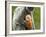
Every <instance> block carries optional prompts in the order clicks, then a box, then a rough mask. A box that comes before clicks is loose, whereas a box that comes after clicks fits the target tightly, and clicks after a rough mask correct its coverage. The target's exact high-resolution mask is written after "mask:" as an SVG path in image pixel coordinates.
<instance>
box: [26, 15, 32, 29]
mask: <svg viewBox="0 0 46 37" xmlns="http://www.w3.org/2000/svg"><path fill="white" fill-rule="evenodd" d="M25 23H26V28H27V30H30V29H32V17H31V16H30V15H26V18H25Z"/></svg>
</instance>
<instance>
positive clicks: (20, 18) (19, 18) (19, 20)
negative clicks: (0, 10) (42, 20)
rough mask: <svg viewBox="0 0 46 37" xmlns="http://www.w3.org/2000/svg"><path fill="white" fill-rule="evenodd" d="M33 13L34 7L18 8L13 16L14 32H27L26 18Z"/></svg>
mask: <svg viewBox="0 0 46 37" xmlns="http://www.w3.org/2000/svg"><path fill="white" fill-rule="evenodd" d="M32 11H33V7H17V8H16V9H15V11H14V15H13V24H12V26H13V30H25V22H24V20H25V17H26V15H28V14H29V15H31V12H32Z"/></svg>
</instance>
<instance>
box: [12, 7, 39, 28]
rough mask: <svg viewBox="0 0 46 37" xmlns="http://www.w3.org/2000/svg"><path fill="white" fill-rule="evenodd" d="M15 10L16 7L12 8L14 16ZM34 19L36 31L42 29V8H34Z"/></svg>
mask: <svg viewBox="0 0 46 37" xmlns="http://www.w3.org/2000/svg"><path fill="white" fill-rule="evenodd" d="M15 8H16V6H12V16H13V15H14V10H15ZM33 19H34V25H35V29H40V7H34V11H33Z"/></svg>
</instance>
